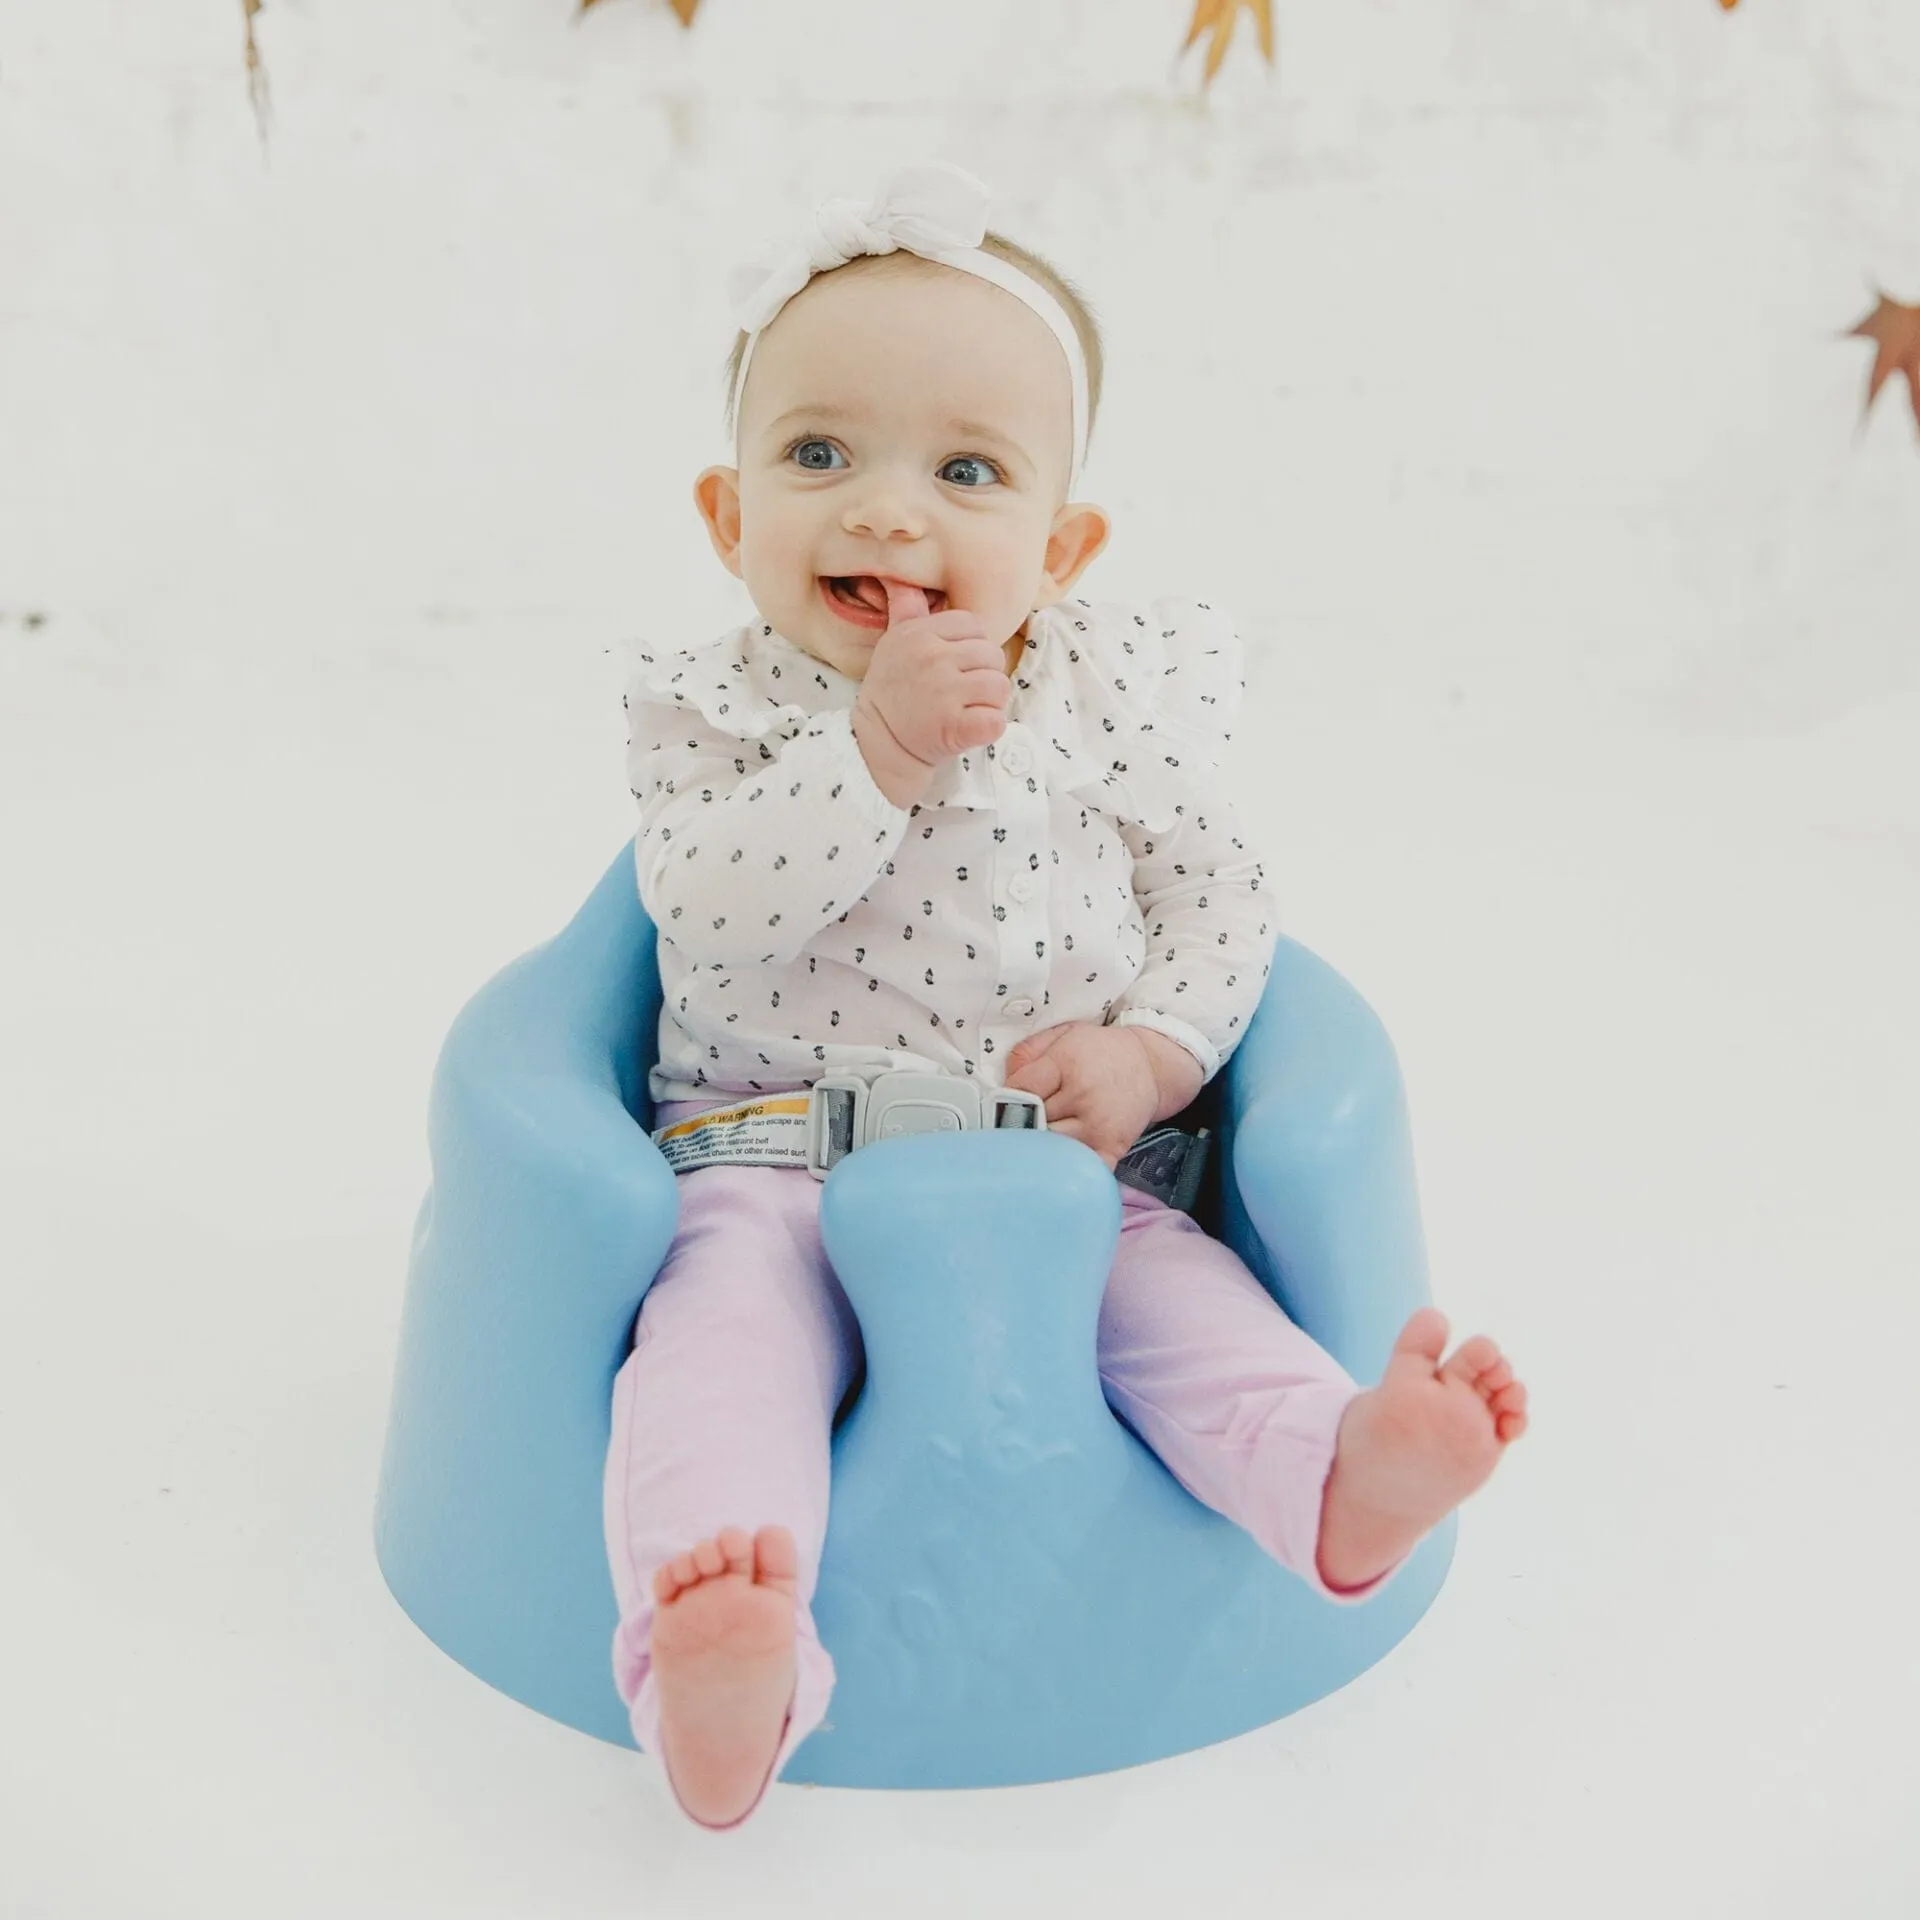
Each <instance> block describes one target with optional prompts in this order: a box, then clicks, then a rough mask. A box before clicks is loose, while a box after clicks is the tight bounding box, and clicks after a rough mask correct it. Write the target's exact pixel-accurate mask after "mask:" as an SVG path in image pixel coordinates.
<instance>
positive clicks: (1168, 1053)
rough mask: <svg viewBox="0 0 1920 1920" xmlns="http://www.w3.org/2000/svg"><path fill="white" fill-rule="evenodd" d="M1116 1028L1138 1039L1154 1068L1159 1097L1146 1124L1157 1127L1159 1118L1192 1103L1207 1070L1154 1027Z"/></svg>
mask: <svg viewBox="0 0 1920 1920" xmlns="http://www.w3.org/2000/svg"><path fill="white" fill-rule="evenodd" d="M1119 1031H1120V1032H1122V1033H1130V1034H1132V1035H1133V1036H1134V1038H1135V1039H1137V1040H1138V1041H1139V1042H1140V1045H1141V1047H1142V1048H1143V1049H1144V1050H1145V1052H1146V1056H1147V1064H1148V1065H1149V1066H1150V1067H1151V1068H1152V1069H1153V1079H1154V1084H1155V1086H1156V1087H1157V1088H1158V1089H1159V1097H1158V1098H1157V1099H1156V1100H1155V1102H1154V1110H1153V1116H1152V1118H1151V1119H1150V1120H1149V1121H1148V1123H1147V1124H1148V1125H1149V1126H1156V1127H1157V1126H1158V1125H1159V1124H1160V1122H1161V1121H1162V1120H1171V1119H1172V1118H1173V1116H1174V1115H1175V1114H1176V1113H1179V1112H1182V1111H1183V1110H1184V1109H1185V1108H1187V1107H1189V1106H1191V1105H1192V1104H1193V1101H1194V1097H1195V1095H1197V1094H1198V1093H1199V1091H1200V1088H1201V1086H1202V1084H1203V1083H1204V1081H1205V1080H1206V1071H1205V1069H1204V1068H1203V1067H1202V1066H1201V1065H1200V1062H1199V1061H1198V1060H1196V1059H1195V1058H1194V1057H1193V1055H1192V1054H1190V1053H1189V1052H1188V1051H1187V1050H1186V1048H1185V1047H1183V1046H1182V1045H1181V1044H1180V1043H1179V1041H1177V1040H1172V1039H1169V1038H1168V1037H1167V1035H1165V1034H1164V1033H1161V1032H1159V1031H1158V1030H1157V1029H1156V1028H1153V1027H1146V1026H1139V1025H1134V1026H1127V1027H1122V1028H1120V1029H1119Z"/></svg>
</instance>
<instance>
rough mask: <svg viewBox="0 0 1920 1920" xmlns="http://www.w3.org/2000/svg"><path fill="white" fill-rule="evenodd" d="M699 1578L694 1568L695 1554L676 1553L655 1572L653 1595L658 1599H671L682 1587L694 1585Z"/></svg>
mask: <svg viewBox="0 0 1920 1920" xmlns="http://www.w3.org/2000/svg"><path fill="white" fill-rule="evenodd" d="M699 1578H700V1576H699V1574H698V1573H697V1572H696V1571H695V1570H694V1565H693V1555H692V1554H690V1553H682V1554H676V1555H675V1556H674V1558H673V1559H671V1560H669V1561H667V1562H665V1564H664V1565H662V1566H661V1567H660V1569H659V1571H658V1572H656V1573H655V1574H654V1576H653V1597H654V1598H655V1599H656V1600H671V1599H672V1598H673V1596H674V1595H675V1594H676V1593H678V1592H679V1591H680V1589H681V1588H682V1587H690V1586H692V1585H693V1583H694V1582H695V1581H696V1580H698V1579H699Z"/></svg>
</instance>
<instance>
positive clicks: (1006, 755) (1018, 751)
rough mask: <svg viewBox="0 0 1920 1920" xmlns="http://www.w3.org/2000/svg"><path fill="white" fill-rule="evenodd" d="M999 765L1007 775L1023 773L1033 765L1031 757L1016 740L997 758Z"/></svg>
mask: <svg viewBox="0 0 1920 1920" xmlns="http://www.w3.org/2000/svg"><path fill="white" fill-rule="evenodd" d="M998 758H999V761H1000V764H1001V765H1002V766H1003V767H1005V768H1006V770H1007V771H1008V772H1009V773H1025V772H1026V771H1027V770H1028V768H1029V767H1031V766H1032V765H1033V756H1032V754H1030V753H1029V752H1028V751H1027V750H1026V748H1025V747H1023V746H1022V745H1021V744H1020V742H1019V741H1018V740H1016V741H1015V742H1014V743H1013V744H1012V746H1010V747H1007V748H1005V749H1004V750H1003V751H1002V752H1001V753H1000V755H999V756H998Z"/></svg>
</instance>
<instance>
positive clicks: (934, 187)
mask: <svg viewBox="0 0 1920 1920" xmlns="http://www.w3.org/2000/svg"><path fill="white" fill-rule="evenodd" d="M992 197H993V195H992V190H991V189H990V188H989V187H988V186H987V184H986V182H985V181H983V180H979V179H976V178H975V177H974V175H972V174H970V173H968V172H967V171H966V169H965V168H963V167H956V166H954V165H952V164H951V163H950V162H948V161H944V160H937V161H933V162H930V163H928V164H926V165H922V166H906V167H901V168H899V169H898V170H897V171H896V172H895V173H894V175H893V176H892V178H891V179H890V180H889V181H888V182H887V183H886V185H885V186H884V187H883V188H882V189H881V191H880V192H879V193H878V194H877V195H875V197H874V198H873V199H872V200H870V201H864V200H823V201H821V202H820V203H819V205H817V206H816V207H815V208H814V210H813V213H812V216H811V217H810V219H809V221H808V223H807V226H806V228H805V229H804V231H803V232H802V233H801V235H800V236H799V238H798V239H797V240H796V241H795V242H794V244H793V245H791V246H788V247H783V248H781V249H779V250H778V251H777V252H775V253H773V254H771V255H765V254H763V255H761V256H760V257H759V258H756V259H754V260H752V261H747V262H743V263H742V264H741V265H739V266H736V267H735V268H734V269H733V271H732V272H731V273H730V274H729V275H728V277H727V295H728V298H729V300H730V301H731V303H732V306H733V310H734V317H735V319H736V320H737V321H738V323H739V325H740V328H741V330H742V331H743V332H744V333H745V334H746V336H747V346H746V351H745V352H744V353H743V354H742V355H741V356H740V371H739V374H738V376H737V377H736V379H735V381H734V387H733V402H734V420H735V425H736V428H737V426H738V422H739V405H740V396H741V394H742V393H744V392H745V391H746V386H747V367H748V365H749V363H750V362H751V361H752V359H753V349H754V345H755V343H756V341H757V340H758V338H759V336H760V335H761V334H762V333H763V332H764V331H765V330H766V329H767V327H769V326H770V325H771V324H772V323H773V319H774V316H775V315H776V314H777V313H779V311H780V309H781V308H782V307H784V306H785V305H786V304H787V302H788V301H789V300H791V299H792V298H793V296H794V295H795V294H796V293H798V292H799V291H800V290H801V288H802V287H804V286H805V285H806V284H807V282H808V281H809V280H811V279H812V278H813V276H814V275H815V274H816V273H827V272H830V271H831V270H832V269H833V268H835V267H842V266H845V265H846V263H847V262H848V261H849V260H853V259H857V258H858V257H859V256H860V255H861V254H866V253H894V252H897V251H899V250H900V249H903V248H904V249H905V250H906V251H907V252H909V253H917V254H919V255H921V257H922V258H924V259H927V260H936V261H938V262H940V264H941V265H943V266H949V267H956V268H958V269H959V270H960V271H961V272H963V273H971V274H974V275H976V276H977V277H978V278H980V279H982V280H987V281H991V282H992V283H993V285H995V286H997V287H1000V288H1003V289H1004V290H1005V291H1006V292H1008V293H1010V294H1012V295H1013V296H1014V297H1015V298H1016V299H1017V300H1021V301H1024V302H1025V303H1026V305H1027V306H1029V307H1031V308H1032V309H1033V311H1034V312H1035V313H1037V314H1038V315H1039V316H1040V318H1041V319H1042V320H1044V321H1045V322H1046V323H1047V325H1048V327H1049V328H1050V329H1051V331H1052V333H1053V336H1054V338H1055V339H1056V340H1058V341H1059V342H1060V347H1061V351H1062V352H1063V353H1065V354H1066V356H1067V366H1068V368H1069V370H1070V371H1071V373H1072V377H1073V468H1072V472H1071V474H1070V475H1069V478H1068V482H1067V488H1068V492H1069V493H1071V492H1072V491H1073V489H1074V488H1075V487H1076V486H1078V485H1079V481H1080V469H1081V467H1082V466H1083V465H1084V464H1085V461H1086V449H1087V363H1086V356H1085V355H1084V353H1083V352H1082V351H1081V347H1080V336H1079V334H1078V333H1077V332H1076V331H1075V330H1074V325H1073V322H1072V321H1071V320H1070V319H1069V318H1068V317H1067V314H1066V311H1065V309H1064V308H1062V306H1061V305H1060V303H1059V301H1058V300H1056V299H1055V298H1054V297H1053V295H1052V294H1051V293H1049V292H1048V291H1047V289H1046V288H1045V287H1043V286H1041V285H1040V283H1039V282H1038V281H1037V280H1033V279H1031V278H1029V276H1028V275H1026V274H1024V273H1022V272H1021V271H1020V269H1019V268H1018V267H1016V266H1014V265H1013V264H1012V262H1011V261H1007V260H1002V259H1001V258H1000V257H999V256H998V255H997V254H992V253H986V252H983V251H982V250H981V246H980V242H981V241H982V240H983V239H984V238H985V237H986V232H987V206H988V203H989V202H990V200H991V199H992Z"/></svg>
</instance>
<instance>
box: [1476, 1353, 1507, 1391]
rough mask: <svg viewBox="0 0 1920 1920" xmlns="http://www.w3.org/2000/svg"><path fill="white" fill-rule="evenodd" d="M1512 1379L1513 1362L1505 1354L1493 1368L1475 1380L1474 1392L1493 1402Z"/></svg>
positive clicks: (1489, 1368)
mask: <svg viewBox="0 0 1920 1920" xmlns="http://www.w3.org/2000/svg"><path fill="white" fill-rule="evenodd" d="M1512 1379H1513V1362H1512V1361H1511V1360H1509V1359H1508V1358H1507V1357H1506V1355H1505V1354H1502V1355H1501V1356H1500V1358H1499V1359H1498V1360H1496V1361H1495V1362H1494V1363H1493V1365H1492V1366H1490V1367H1488V1368H1487V1369H1486V1370H1485V1371H1484V1372H1483V1373H1481V1374H1480V1375H1479V1376H1478V1377H1477V1378H1476V1379H1475V1380H1474V1383H1473V1386H1474V1391H1475V1392H1476V1393H1478V1394H1479V1395H1480V1397H1481V1398H1482V1399H1483V1400H1491V1399H1492V1398H1493V1396H1494V1395H1495V1394H1496V1393H1498V1392H1500V1390H1501V1389H1502V1388H1503V1387H1505V1386H1507V1385H1508V1384H1509V1383H1510V1382H1511V1381H1512Z"/></svg>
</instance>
